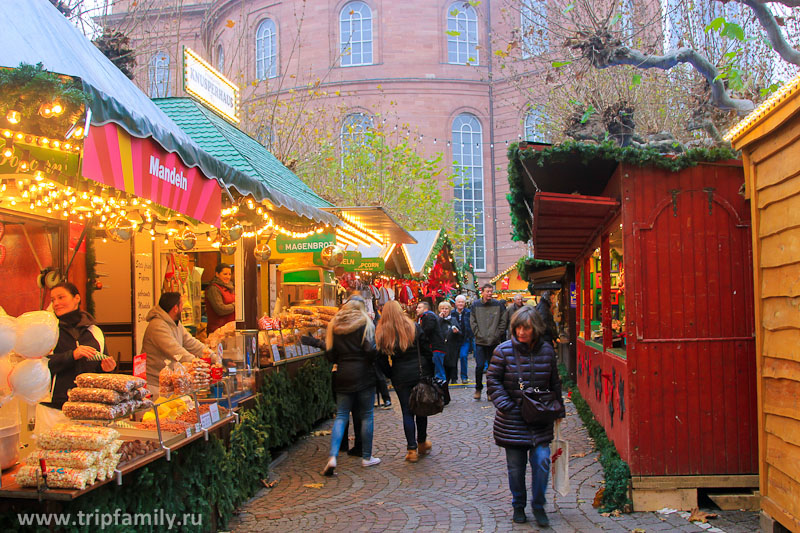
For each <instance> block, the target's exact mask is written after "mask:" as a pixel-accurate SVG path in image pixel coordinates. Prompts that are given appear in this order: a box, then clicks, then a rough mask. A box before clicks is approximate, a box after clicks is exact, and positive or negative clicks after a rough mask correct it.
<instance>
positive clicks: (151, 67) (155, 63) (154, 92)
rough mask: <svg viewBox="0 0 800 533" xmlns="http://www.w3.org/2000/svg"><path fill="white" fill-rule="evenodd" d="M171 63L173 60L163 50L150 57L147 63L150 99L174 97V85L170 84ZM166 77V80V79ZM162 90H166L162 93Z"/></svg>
mask: <svg viewBox="0 0 800 533" xmlns="http://www.w3.org/2000/svg"><path fill="white" fill-rule="evenodd" d="M159 56H160V57H159ZM159 60H160V61H159ZM171 62H172V58H170V57H169V54H168V53H167V52H164V51H161V50H157V51H156V52H155V53H153V55H151V56H150V60H149V61H148V62H147V81H148V95H149V96H150V98H169V97H170V96H172V87H171V85H172V84H171V83H170V82H171V79H170V78H171V72H170V63H171ZM165 75H166V79H164V76H165ZM162 89H165V90H163V91H162ZM162 92H163V93H164V94H162Z"/></svg>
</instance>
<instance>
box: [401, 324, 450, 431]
mask: <svg viewBox="0 0 800 533" xmlns="http://www.w3.org/2000/svg"><path fill="white" fill-rule="evenodd" d="M414 342H415V344H416V345H417V361H418V362H419V375H420V378H419V383H417V384H416V385H414V388H413V389H411V395H410V397H409V399H408V406H409V408H410V409H411V412H412V413H414V415H416V416H433V415H437V414H439V413H441V412H442V411H443V410H444V392H442V389H443V388H442V386H441V385H440V384H439V380H437V379H436V378H432V377H423V376H422V354H421V353H420V350H419V342H420V340H419V337H417V338H416V339H415V340H414Z"/></svg>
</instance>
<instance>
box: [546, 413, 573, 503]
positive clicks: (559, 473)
mask: <svg viewBox="0 0 800 533" xmlns="http://www.w3.org/2000/svg"><path fill="white" fill-rule="evenodd" d="M560 427H561V424H556V425H555V438H554V439H553V442H551V443H550V467H551V469H552V477H553V490H554V491H555V492H556V494H560V495H561V496H566V495H567V494H568V493H569V442H567V441H566V440H564V439H562V438H561V429H560Z"/></svg>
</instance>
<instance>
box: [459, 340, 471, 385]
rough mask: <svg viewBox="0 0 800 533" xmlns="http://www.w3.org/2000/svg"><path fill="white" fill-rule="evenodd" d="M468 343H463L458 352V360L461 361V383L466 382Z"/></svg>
mask: <svg viewBox="0 0 800 533" xmlns="http://www.w3.org/2000/svg"><path fill="white" fill-rule="evenodd" d="M469 347H470V343H469V342H463V343H462V344H461V349H460V350H459V351H458V358H459V359H460V360H461V381H467V379H468V378H469V376H468V375H467V367H468V366H469Z"/></svg>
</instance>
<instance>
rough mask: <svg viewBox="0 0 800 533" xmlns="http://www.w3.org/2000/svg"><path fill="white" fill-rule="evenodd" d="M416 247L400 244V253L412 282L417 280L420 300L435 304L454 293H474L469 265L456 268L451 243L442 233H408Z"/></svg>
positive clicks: (424, 231)
mask: <svg viewBox="0 0 800 533" xmlns="http://www.w3.org/2000/svg"><path fill="white" fill-rule="evenodd" d="M411 234H412V235H413V236H414V238H415V239H416V240H417V243H416V244H406V245H403V253H404V254H405V255H406V257H407V258H408V263H409V264H410V265H411V275H410V276H409V277H410V278H411V280H412V282H413V281H417V283H418V287H419V289H418V290H419V293H420V295H421V297H422V298H425V299H427V300H429V301H430V302H431V303H432V304H437V303H438V302H439V301H441V300H442V299H445V298H450V299H453V298H455V297H456V295H458V294H464V293H467V292H473V293H476V289H477V287H476V285H475V275H474V273H473V272H472V271H471V266H469V265H466V266H465V267H459V265H457V264H456V262H455V259H454V258H453V244H452V242H451V241H450V237H448V236H447V233H445V232H444V230H423V231H412V232H411Z"/></svg>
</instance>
